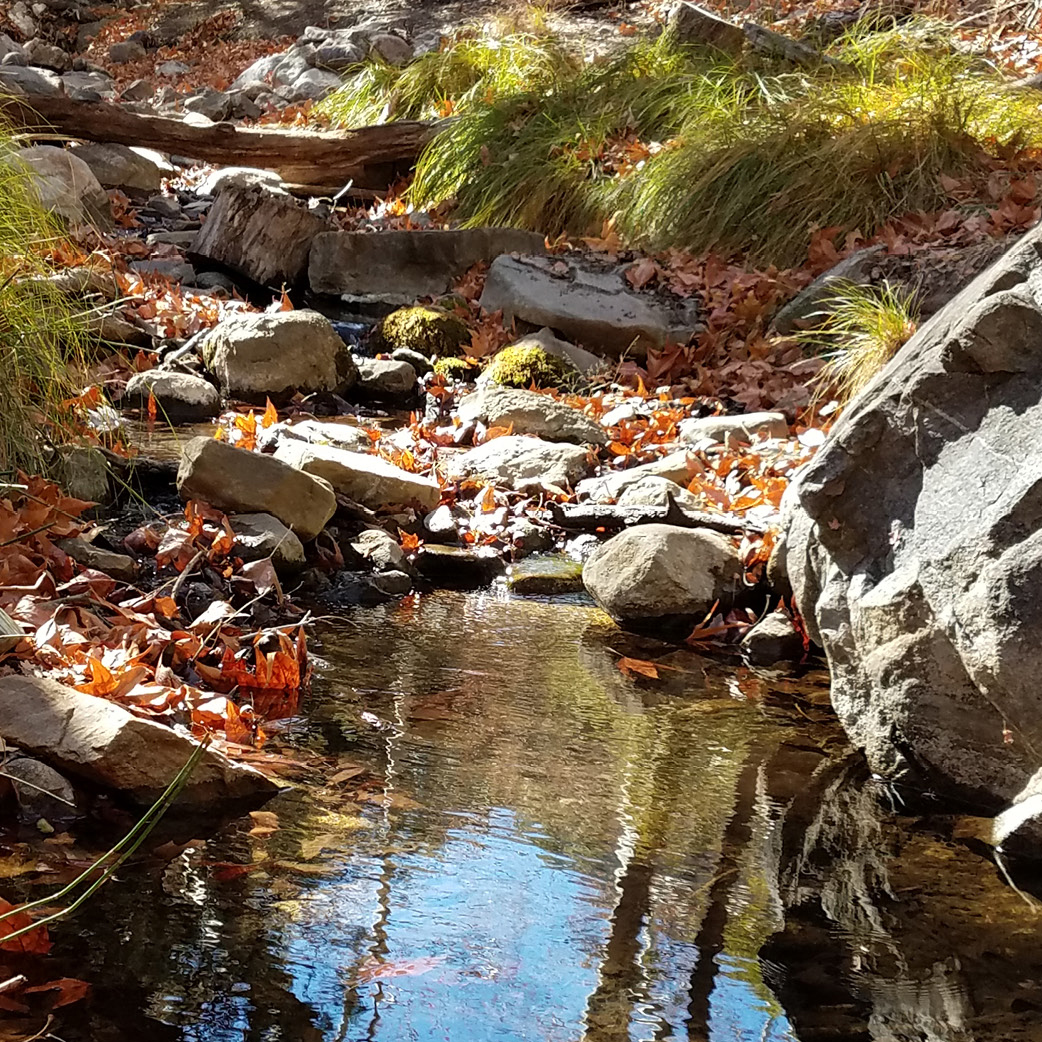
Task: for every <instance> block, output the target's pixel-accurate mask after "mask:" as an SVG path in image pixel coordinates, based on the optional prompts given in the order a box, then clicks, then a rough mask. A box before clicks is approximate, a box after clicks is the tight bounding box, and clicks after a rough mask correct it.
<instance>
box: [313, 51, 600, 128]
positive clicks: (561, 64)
mask: <svg viewBox="0 0 1042 1042" xmlns="http://www.w3.org/2000/svg"><path fill="white" fill-rule="evenodd" d="M578 67H579V62H578V60H577V59H576V58H574V57H573V56H571V55H570V54H569V53H568V52H567V51H566V50H565V49H564V48H563V47H562V46H561V45H560V44H559V43H558V42H557V41H556V40H555V39H554V38H553V37H552V36H549V35H544V34H540V33H537V32H527V31H510V32H507V33H506V35H502V36H497V35H496V34H495V33H493V32H492V31H485V32H480V33H463V34H461V35H460V36H459V37H457V38H455V39H453V40H450V41H448V42H447V44H446V45H445V46H444V47H442V48H441V49H439V50H437V51H431V52H430V53H429V54H424V55H422V56H421V57H420V58H418V59H417V60H416V61H414V62H412V63H411V64H410V65H408V66H406V67H405V68H404V69H398V68H395V67H393V66H390V65H387V64H384V63H381V62H379V61H370V62H368V63H367V64H366V65H365V66H364V67H363V68H362V69H361V70H360V71H359V72H357V73H356V74H355V75H354V76H352V77H351V78H350V79H349V80H348V81H347V83H345V84H344V86H343V87H341V89H340V90H338V91H336V92H335V93H334V94H332V95H330V97H328V98H327V99H326V100H325V101H323V102H322V104H321V105H320V106H319V109H318V110H319V112H320V113H322V114H324V115H326V116H328V117H329V118H330V119H331V120H332V121H333V123H334V124H336V125H337V126H345V127H351V126H363V125H366V124H371V123H380V122H384V121H386V120H389V119H434V118H438V117H441V116H449V115H453V114H457V113H463V112H467V111H468V110H470V109H472V108H473V107H474V106H475V105H477V104H480V103H486V104H487V103H489V102H492V101H494V100H495V99H497V98H501V97H506V96H509V95H512V94H517V93H522V92H526V91H542V90H550V89H552V88H553V87H554V85H555V84H556V83H557V82H558V81H560V80H561V79H564V78H568V77H573V76H574V75H575V73H576V71H577V70H578Z"/></svg>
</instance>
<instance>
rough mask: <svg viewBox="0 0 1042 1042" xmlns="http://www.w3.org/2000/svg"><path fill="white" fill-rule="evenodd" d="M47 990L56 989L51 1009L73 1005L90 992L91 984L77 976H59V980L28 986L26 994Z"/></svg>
mask: <svg viewBox="0 0 1042 1042" xmlns="http://www.w3.org/2000/svg"><path fill="white" fill-rule="evenodd" d="M45 991H56V992H57V993H58V994H57V995H56V996H55V999H54V1001H53V1002H52V1003H51V1009H57V1008H58V1007H59V1006H71V1005H72V1003H74V1002H80V1001H81V1000H82V999H85V998H86V997H87V995H88V994H90V985H89V984H88V983H87V982H86V981H85V980H77V979H76V978H75V977H59V978H58V979H57V980H52V981H48V982H47V983H46V984H37V985H35V986H34V987H32V988H26V989H25V994H26V995H34V994H37V993H40V992H45Z"/></svg>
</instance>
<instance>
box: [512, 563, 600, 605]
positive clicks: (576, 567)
mask: <svg viewBox="0 0 1042 1042" xmlns="http://www.w3.org/2000/svg"><path fill="white" fill-rule="evenodd" d="M507 587H508V588H509V589H510V590H511V592H512V593H516V594H520V595H521V596H531V597H558V596H561V595H563V594H567V593H582V591H583V565H582V562H581V561H576V560H574V559H573V558H571V557H566V556H565V555H564V554H553V555H547V556H543V555H540V556H537V557H529V558H527V559H526V560H524V561H519V562H518V563H517V564H513V565H511V566H510V572H509V574H508V575H507Z"/></svg>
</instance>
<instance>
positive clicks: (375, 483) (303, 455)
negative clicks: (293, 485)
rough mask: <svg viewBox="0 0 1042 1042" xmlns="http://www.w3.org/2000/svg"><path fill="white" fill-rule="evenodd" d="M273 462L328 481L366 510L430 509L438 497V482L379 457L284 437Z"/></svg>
mask: <svg viewBox="0 0 1042 1042" xmlns="http://www.w3.org/2000/svg"><path fill="white" fill-rule="evenodd" d="M275 459H276V460H279V461H281V462H282V463H284V464H285V465H287V466H290V467H293V468H295V469H297V470H299V471H301V472H302V473H307V474H314V475H316V476H317V477H319V478H322V479H324V480H325V481H328V482H329V484H330V485H332V486H333V488H335V489H336V490H337V492H340V493H342V494H343V495H345V496H347V497H348V498H349V499H353V500H354V501H355V502H356V503H361V504H362V505H363V506H366V507H369V509H370V510H385V509H387V508H388V507H402V506H416V507H419V508H420V509H421V510H424V511H427V510H433V509H434V508H435V507H436V506H437V505H438V500H439V499H440V498H441V490H440V489H439V488H438V483H437V482H436V481H432V480H431V479H430V478H425V477H421V476H420V475H419V474H412V473H410V472H409V471H407V470H403V469H402V468H401V467H396V466H395V465H394V464H393V463H389V462H388V461H387V460H385V459H383V458H381V457H380V456H374V455H371V454H364V453H361V452H349V451H348V450H346V449H341V448H337V447H336V446H334V445H328V444H326V445H319V444H309V443H308V442H306V441H298V440H296V439H292V438H287V439H286V440H284V441H280V442H279V447H278V449H276V451H275Z"/></svg>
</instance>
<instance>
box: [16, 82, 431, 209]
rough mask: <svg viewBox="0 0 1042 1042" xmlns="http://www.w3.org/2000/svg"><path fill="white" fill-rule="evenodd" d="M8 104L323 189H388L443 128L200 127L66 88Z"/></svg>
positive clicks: (28, 118)
mask: <svg viewBox="0 0 1042 1042" xmlns="http://www.w3.org/2000/svg"><path fill="white" fill-rule="evenodd" d="M2 109H3V114H4V116H6V118H7V119H8V120H10V121H11V123H13V124H14V126H15V127H16V128H18V129H21V130H27V131H34V130H36V131H41V132H47V133H48V134H49V136H53V132H55V131H56V132H58V133H60V134H62V135H64V136H66V137H68V138H72V139H81V140H87V141H103V142H111V143H113V144H117V145H138V146H142V147H146V148H154V149H158V150H159V151H161V152H167V153H170V154H172V155H182V156H190V157H191V158H193V159H202V160H205V161H207V162H211V163H219V164H223V165H225V166H253V167H261V168H263V169H267V170H274V171H275V172H276V173H278V175H279V176H280V177H281V178H282V179H283V180H284V181H288V182H291V183H292V184H293V185H295V186H299V187H301V188H303V189H307V188H308V187H314V188H322V189H323V190H325V189H327V188H328V187H329V186H330V185H333V184H336V185H340V186H343V185H344V184H346V183H347V182H348V181H353V182H354V184H355V185H356V186H357V187H358V188H361V189H386V188H387V187H388V185H389V184H390V181H391V179H393V170H394V168H395V167H396V166H401V165H404V166H411V165H412V164H413V163H414V162H415V161H416V158H417V157H418V156H419V154H420V152H421V151H422V150H423V148H424V147H425V146H426V145H427V143H428V142H429V141H430V140H431V139H432V138H433V137H434V136H435V134H437V133H438V130H439V124H436V123H418V122H401V123H387V124H384V125H381V126H372V127H359V128H357V129H355V130H340V131H323V132H318V131H303V130H282V129H266V128H265V129H253V128H248V129H247V128H243V127H236V126H235V125H233V124H231V123H215V124H213V126H208V127H197V126H192V125H191V124H189V123H185V122H183V121H182V120H180V119H172V118H170V117H167V116H154V115H147V116H146V115H142V114H141V113H138V112H131V111H130V110H129V109H127V108H124V107H123V106H121V105H116V104H113V103H112V102H106V101H73V100H72V99H71V98H68V97H66V96H64V95H59V96H56V97H46V96H38V95H34V96H33V97H31V98H28V97H26V98H22V97H10V98H6V99H4V101H3V104H2Z"/></svg>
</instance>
